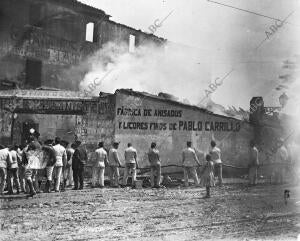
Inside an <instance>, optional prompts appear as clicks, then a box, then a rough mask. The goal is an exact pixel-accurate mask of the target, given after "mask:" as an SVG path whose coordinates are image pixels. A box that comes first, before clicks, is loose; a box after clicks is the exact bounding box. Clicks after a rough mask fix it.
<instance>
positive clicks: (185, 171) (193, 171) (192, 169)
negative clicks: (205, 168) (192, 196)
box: [183, 166, 199, 187]
mask: <svg viewBox="0 0 300 241" xmlns="http://www.w3.org/2000/svg"><path fill="white" fill-rule="evenodd" d="M189 174H191V176H192V178H193V179H194V183H195V185H196V186H198V185H199V179H198V175H197V171H196V167H186V166H184V167H183V175H184V185H185V186H186V187H188V186H189Z"/></svg>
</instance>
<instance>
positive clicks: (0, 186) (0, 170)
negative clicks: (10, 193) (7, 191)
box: [0, 167, 7, 194]
mask: <svg viewBox="0 0 300 241" xmlns="http://www.w3.org/2000/svg"><path fill="white" fill-rule="evenodd" d="M6 178H7V169H6V168H5V167H0V194H3V192H4V188H5V184H6Z"/></svg>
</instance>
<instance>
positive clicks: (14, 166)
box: [7, 145, 21, 194]
mask: <svg viewBox="0 0 300 241" xmlns="http://www.w3.org/2000/svg"><path fill="white" fill-rule="evenodd" d="M17 150H18V146H16V145H15V146H13V147H11V148H10V155H11V160H12V163H11V165H10V167H9V168H8V183H7V184H8V190H9V191H8V193H9V194H13V186H14V185H13V184H14V182H15V184H16V188H17V194H19V193H20V180H19V163H20V162H21V161H20V157H19V156H18V153H17Z"/></svg>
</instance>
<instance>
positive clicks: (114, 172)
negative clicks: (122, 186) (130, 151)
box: [108, 142, 121, 187]
mask: <svg viewBox="0 0 300 241" xmlns="http://www.w3.org/2000/svg"><path fill="white" fill-rule="evenodd" d="M118 148H119V142H114V144H113V147H112V148H111V149H110V150H109V154H108V162H109V167H110V185H111V187H119V177H120V172H119V167H121V162H120V159H119V155H118Z"/></svg>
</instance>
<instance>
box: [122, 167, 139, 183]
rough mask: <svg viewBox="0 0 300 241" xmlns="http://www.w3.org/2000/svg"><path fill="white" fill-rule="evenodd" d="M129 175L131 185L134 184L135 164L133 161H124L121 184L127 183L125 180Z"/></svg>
mask: <svg viewBox="0 0 300 241" xmlns="http://www.w3.org/2000/svg"><path fill="white" fill-rule="evenodd" d="M129 175H131V176H132V185H134V184H135V181H136V164H135V163H126V164H125V171H124V176H123V185H124V186H125V185H127V180H128V177H129Z"/></svg>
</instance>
